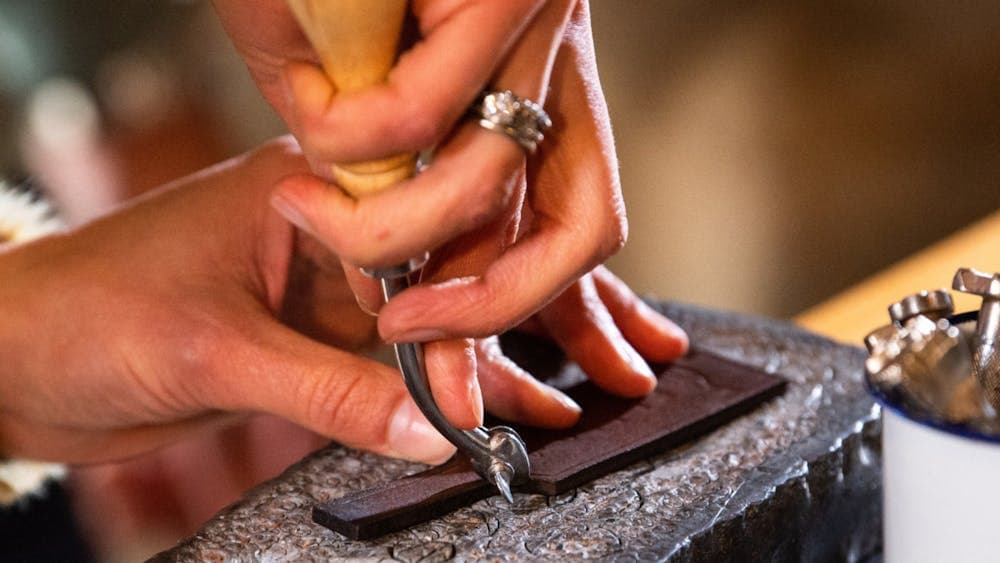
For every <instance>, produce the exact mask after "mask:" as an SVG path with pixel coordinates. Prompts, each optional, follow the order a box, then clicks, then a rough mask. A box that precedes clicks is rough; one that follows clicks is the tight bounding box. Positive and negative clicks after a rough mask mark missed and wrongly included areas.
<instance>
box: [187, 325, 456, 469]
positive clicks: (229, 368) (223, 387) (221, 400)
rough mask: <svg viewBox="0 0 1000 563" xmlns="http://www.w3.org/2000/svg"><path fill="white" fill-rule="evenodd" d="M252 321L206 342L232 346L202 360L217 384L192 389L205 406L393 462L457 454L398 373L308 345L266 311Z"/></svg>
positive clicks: (204, 382) (207, 380)
mask: <svg viewBox="0 0 1000 563" xmlns="http://www.w3.org/2000/svg"><path fill="white" fill-rule="evenodd" d="M255 321H256V322H254V320H250V321H248V324H247V325H246V326H243V327H218V328H217V330H221V331H223V332H222V334H219V335H209V337H210V338H211V340H213V341H217V342H228V343H232V344H230V345H229V346H227V349H226V353H225V355H224V357H221V356H220V357H215V356H214V355H213V358H214V359H207V360H205V361H206V362H207V368H206V370H207V372H208V373H214V374H215V376H214V377H208V378H204V379H203V380H199V381H198V382H189V384H193V385H196V386H197V387H196V389H197V396H198V397H200V398H202V400H203V401H205V403H206V406H209V407H214V408H221V409H224V410H254V411H260V412H268V413H272V414H277V415H279V416H282V417H284V418H286V419H289V420H291V421H292V422H295V423H296V424H299V425H300V426H303V427H305V428H308V429H310V430H312V431H314V432H317V433H320V434H323V435H324V436H327V437H329V438H332V439H334V440H337V441H339V442H341V443H343V444H345V445H347V446H351V447H356V448H361V449H365V450H369V451H373V452H376V453H379V454H383V455H389V456H393V457H400V458H405V459H411V460H416V461H423V462H427V463H439V462H442V461H444V460H445V459H447V458H448V457H450V456H451V455H452V454H453V453H454V450H455V448H454V446H452V444H451V443H450V442H448V441H447V440H446V439H445V438H444V437H442V436H441V435H440V434H438V433H437V431H435V430H434V428H433V427H432V426H431V425H430V423H429V422H427V420H426V419H425V418H424V417H423V415H422V414H421V413H420V411H419V409H418V408H417V406H416V405H415V404H414V403H413V401H412V399H410V396H409V394H408V393H407V392H406V389H405V387H404V386H403V381H402V378H401V377H400V376H399V373H398V372H397V371H396V370H393V369H391V368H389V367H388V366H384V365H382V364H379V363H378V362H375V361H373V360H369V359H367V358H363V357H360V356H355V355H353V354H348V353H346V352H342V351H340V350H337V349H335V348H330V347H327V346H323V345H321V344H319V343H317V342H314V341H312V340H309V339H307V338H305V337H303V336H301V335H299V334H297V333H295V332H293V331H291V330H290V329H287V328H285V327H284V326H282V325H280V324H278V323H276V322H274V321H271V320H270V319H268V318H266V317H265V313H264V312H263V311H262V312H261V313H260V316H259V317H258V318H256V320H255ZM231 330H236V331H238V332H237V334H235V335H234V334H231V333H229V332H228V331H231ZM233 366H238V369H233Z"/></svg>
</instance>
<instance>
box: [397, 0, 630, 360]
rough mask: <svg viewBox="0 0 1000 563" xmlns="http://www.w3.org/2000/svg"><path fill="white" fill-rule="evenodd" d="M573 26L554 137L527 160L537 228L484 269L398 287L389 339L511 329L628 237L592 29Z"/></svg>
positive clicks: (560, 63) (561, 66)
mask: <svg viewBox="0 0 1000 563" xmlns="http://www.w3.org/2000/svg"><path fill="white" fill-rule="evenodd" d="M583 5H584V4H580V6H583ZM570 35H573V36H574V37H576V36H577V35H582V39H579V38H577V39H573V40H571V41H570V42H569V43H567V44H566V45H565V47H564V48H563V49H561V50H560V51H559V56H558V58H557V60H556V64H555V67H554V70H553V82H552V85H553V86H552V87H553V90H552V98H553V99H552V101H553V102H555V104H554V110H553V111H554V115H553V128H552V131H551V133H552V135H551V139H547V140H546V142H544V143H543V144H542V145H540V147H539V149H540V150H539V153H538V154H536V155H534V156H533V157H532V158H531V159H530V160H529V161H528V164H529V167H528V168H529V185H533V188H532V189H531V190H530V191H529V194H528V207H530V208H531V210H532V211H533V213H534V218H533V224H532V226H531V229H530V231H529V232H528V233H527V235H525V237H524V238H523V239H522V240H520V241H519V242H518V243H517V244H516V245H514V246H513V247H511V248H510V249H509V250H508V251H507V252H506V253H505V254H504V255H503V256H502V257H500V258H499V259H498V260H497V261H496V262H494V263H493V264H492V265H490V267H489V268H488V269H487V270H486V271H485V272H484V273H483V274H482V275H481V276H479V277H476V278H471V279H465V280H452V281H449V282H447V283H443V284H438V285H430V286H419V287H416V288H412V289H410V290H409V291H406V292H404V293H402V294H400V295H399V296H397V297H396V298H395V299H393V301H392V302H391V303H389V304H388V305H387V306H386V307H385V308H384V309H383V310H382V312H381V316H380V318H379V334H381V335H382V337H383V338H385V339H387V340H389V341H395V340H406V339H409V338H412V337H414V336H417V337H419V336H420V335H421V334H424V335H426V334H436V335H437V337H438V338H444V337H452V336H479V337H482V336H489V335H491V334H496V333H498V332H501V331H503V330H506V329H509V328H510V327H512V326H514V325H516V324H517V323H519V322H521V321H523V320H525V319H526V318H527V317H528V316H530V315H531V314H532V313H533V312H534V311H535V310H537V309H538V308H539V307H541V306H543V305H544V304H545V303H547V302H549V301H550V300H552V299H553V298H554V297H555V296H556V295H558V294H559V293H560V292H561V291H562V290H563V289H565V288H566V287H568V285H569V284H570V283H572V281H573V280H575V279H577V278H579V277H580V276H582V275H583V274H585V273H586V272H589V271H590V270H591V269H593V268H594V267H596V266H597V265H598V264H600V263H602V262H603V261H604V260H605V259H606V258H607V257H608V256H610V255H611V254H613V253H614V252H616V251H617V250H618V249H619V248H621V246H622V244H624V241H625V238H626V237H627V223H626V220H625V212H624V204H623V202H622V200H621V191H620V181H619V178H618V173H617V163H616V162H615V157H614V154H615V153H614V143H613V141H612V139H611V132H610V127H609V126H608V116H607V108H606V106H605V105H604V102H603V96H602V94H601V92H600V88H599V83H598V82H597V81H596V80H597V78H596V71H595V70H594V69H593V61H592V57H593V53H592V45H591V44H590V43H589V35H587V34H585V33H582V32H581V33H571V34H570ZM577 43H580V44H577ZM588 49H589V51H588ZM550 105H551V104H550ZM549 141H551V142H549Z"/></svg>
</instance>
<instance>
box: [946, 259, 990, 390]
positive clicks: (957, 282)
mask: <svg viewBox="0 0 1000 563" xmlns="http://www.w3.org/2000/svg"><path fill="white" fill-rule="evenodd" d="M952 287H953V288H954V289H955V290H956V291H961V292H963V293H970V294H972V295H978V296H979V297H982V299H983V305H982V308H980V310H979V321H978V323H977V324H976V336H975V340H974V342H973V350H972V373H973V374H974V375H975V376H976V379H978V380H979V384H980V385H982V387H983V391H984V392H985V393H986V397H987V399H988V400H989V402H990V404H991V405H993V408H995V409H997V410H1000V354H998V353H997V347H998V346H1000V274H992V275H991V274H986V273H983V272H980V271H977V270H973V269H972V268H961V269H960V270H958V272H957V273H956V274H955V279H954V281H953V282H952Z"/></svg>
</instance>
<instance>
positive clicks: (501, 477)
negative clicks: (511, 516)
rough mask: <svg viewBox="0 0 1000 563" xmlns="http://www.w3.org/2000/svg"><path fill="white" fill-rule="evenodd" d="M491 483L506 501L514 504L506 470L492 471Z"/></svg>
mask: <svg viewBox="0 0 1000 563" xmlns="http://www.w3.org/2000/svg"><path fill="white" fill-rule="evenodd" d="M493 484H494V485H496V486H497V489H499V490H500V495H501V496H503V498H505V499H507V502H509V503H510V504H514V495H512V494H511V492H510V483H509V482H508V481H507V472H506V471H503V470H502V469H497V470H494V471H493Z"/></svg>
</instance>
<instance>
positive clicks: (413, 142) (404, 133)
mask: <svg viewBox="0 0 1000 563" xmlns="http://www.w3.org/2000/svg"><path fill="white" fill-rule="evenodd" d="M399 96H400V99H401V100H405V102H403V103H402V104H401V106H402V108H403V111H401V112H399V113H398V114H397V117H396V118H395V119H394V120H392V121H393V122H392V123H390V124H389V127H390V130H389V131H387V133H391V134H394V135H398V136H401V137H402V140H403V142H404V143H405V144H406V145H407V146H409V147H410V148H414V149H422V148H427V147H430V146H433V145H436V144H437V143H438V142H439V141H440V140H441V139H443V138H444V136H445V134H446V133H447V132H448V129H449V123H448V116H447V114H446V112H445V111H443V110H442V108H441V107H440V104H435V103H433V102H431V101H429V100H427V99H426V98H425V97H422V96H415V95H410V94H405V93H402V92H400V93H399Z"/></svg>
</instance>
